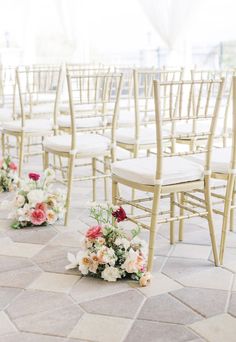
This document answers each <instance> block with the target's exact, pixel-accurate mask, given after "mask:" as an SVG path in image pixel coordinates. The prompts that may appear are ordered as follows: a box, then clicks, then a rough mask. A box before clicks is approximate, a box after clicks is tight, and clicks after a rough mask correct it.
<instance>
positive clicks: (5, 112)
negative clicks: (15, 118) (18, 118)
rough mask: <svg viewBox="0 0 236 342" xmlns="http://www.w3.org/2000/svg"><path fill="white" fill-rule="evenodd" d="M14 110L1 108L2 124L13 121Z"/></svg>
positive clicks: (0, 118) (0, 117)
mask: <svg viewBox="0 0 236 342" xmlns="http://www.w3.org/2000/svg"><path fill="white" fill-rule="evenodd" d="M12 114H13V109H12V108H10V107H0V122H6V121H11V120H12Z"/></svg>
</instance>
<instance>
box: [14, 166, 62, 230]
mask: <svg viewBox="0 0 236 342" xmlns="http://www.w3.org/2000/svg"><path fill="white" fill-rule="evenodd" d="M54 180H55V173H54V171H53V170H52V169H47V170H45V172H44V175H43V177H41V176H40V175H39V174H38V173H29V178H28V179H27V180H23V181H20V184H19V189H18V191H17V193H16V196H15V198H14V200H13V210H12V212H11V214H10V218H12V219H14V222H13V224H12V225H11V227H12V228H15V229H19V228H24V227H32V226H47V225H50V224H54V223H55V222H56V221H57V220H59V219H62V218H63V215H64V207H65V195H64V193H63V192H62V191H60V190H57V191H55V190H53V189H52V182H53V181H54Z"/></svg>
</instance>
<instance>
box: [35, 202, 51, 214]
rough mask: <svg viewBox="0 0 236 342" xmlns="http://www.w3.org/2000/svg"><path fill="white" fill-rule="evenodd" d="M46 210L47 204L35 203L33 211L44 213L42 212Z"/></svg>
mask: <svg viewBox="0 0 236 342" xmlns="http://www.w3.org/2000/svg"><path fill="white" fill-rule="evenodd" d="M47 208H48V206H47V204H46V203H43V202H41V203H37V204H36V206H35V210H38V209H40V210H42V211H44V212H46V211H47Z"/></svg>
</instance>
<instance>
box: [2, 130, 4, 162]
mask: <svg viewBox="0 0 236 342" xmlns="http://www.w3.org/2000/svg"><path fill="white" fill-rule="evenodd" d="M2 156H3V157H5V134H4V133H2Z"/></svg>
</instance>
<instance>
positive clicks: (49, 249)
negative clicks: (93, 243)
mask: <svg viewBox="0 0 236 342" xmlns="http://www.w3.org/2000/svg"><path fill="white" fill-rule="evenodd" d="M68 252H71V253H76V252H78V248H75V247H70V248H69V247H66V246H46V247H45V248H44V249H43V250H41V251H40V252H39V253H38V254H37V255H36V256H35V257H34V258H33V260H34V261H35V262H36V263H37V264H39V265H40V264H42V263H45V262H49V261H53V260H58V259H62V258H65V259H67V258H66V256H67V253H68Z"/></svg>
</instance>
